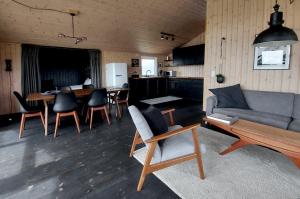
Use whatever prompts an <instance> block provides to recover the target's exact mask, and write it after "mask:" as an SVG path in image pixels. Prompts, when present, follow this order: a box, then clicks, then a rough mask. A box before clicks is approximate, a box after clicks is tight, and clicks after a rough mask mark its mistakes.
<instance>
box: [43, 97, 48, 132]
mask: <svg viewBox="0 0 300 199" xmlns="http://www.w3.org/2000/svg"><path fill="white" fill-rule="evenodd" d="M44 106H45V136H47V135H48V103H47V101H46V100H44Z"/></svg>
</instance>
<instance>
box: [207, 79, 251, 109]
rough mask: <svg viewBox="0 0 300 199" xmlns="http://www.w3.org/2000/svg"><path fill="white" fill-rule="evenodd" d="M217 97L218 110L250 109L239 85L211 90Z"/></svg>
mask: <svg viewBox="0 0 300 199" xmlns="http://www.w3.org/2000/svg"><path fill="white" fill-rule="evenodd" d="M209 90H210V91H211V92H212V93H213V94H214V95H216V96H217V100H218V102H217V107H218V108H242V109H249V106H248V104H247V102H246V100H245V98H244V94H243V92H242V90H241V87H240V85H239V84H237V85H234V86H228V87H224V88H215V89H209Z"/></svg>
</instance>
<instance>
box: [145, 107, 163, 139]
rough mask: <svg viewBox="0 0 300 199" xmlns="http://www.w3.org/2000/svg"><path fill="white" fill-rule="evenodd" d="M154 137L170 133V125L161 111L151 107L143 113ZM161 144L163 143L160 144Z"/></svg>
mask: <svg viewBox="0 0 300 199" xmlns="http://www.w3.org/2000/svg"><path fill="white" fill-rule="evenodd" d="M143 115H144V117H145V119H146V121H147V123H148V124H149V126H150V128H151V130H152V133H153V135H154V136H157V135H161V134H163V133H166V132H167V131H168V124H167V121H166V120H165V118H164V116H163V115H162V114H161V112H160V110H159V109H157V108H155V107H153V106H150V107H149V108H148V109H147V110H145V111H144V112H143ZM159 143H160V144H161V142H159Z"/></svg>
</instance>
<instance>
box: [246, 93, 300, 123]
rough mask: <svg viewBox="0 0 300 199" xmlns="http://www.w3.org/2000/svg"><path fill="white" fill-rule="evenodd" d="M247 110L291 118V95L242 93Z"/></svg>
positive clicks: (292, 101)
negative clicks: (247, 106)
mask: <svg viewBox="0 0 300 199" xmlns="http://www.w3.org/2000/svg"><path fill="white" fill-rule="evenodd" d="M243 93H244V96H245V99H246V101H247V103H248V105H249V108H250V109H252V110H255V111H260V112H266V113H273V114H277V115H283V116H286V117H291V116H292V113H293V103H294V96H295V94H293V93H280V92H266V91H249V90H244V91H243Z"/></svg>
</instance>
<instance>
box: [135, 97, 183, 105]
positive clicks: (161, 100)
mask: <svg viewBox="0 0 300 199" xmlns="http://www.w3.org/2000/svg"><path fill="white" fill-rule="evenodd" d="M181 99H182V98H181V97H175V96H165V97H157V98H152V99H147V100H141V102H143V103H145V104H149V105H155V104H162V103H166V102H173V101H177V100H181Z"/></svg>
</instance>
